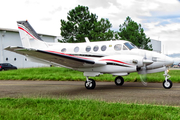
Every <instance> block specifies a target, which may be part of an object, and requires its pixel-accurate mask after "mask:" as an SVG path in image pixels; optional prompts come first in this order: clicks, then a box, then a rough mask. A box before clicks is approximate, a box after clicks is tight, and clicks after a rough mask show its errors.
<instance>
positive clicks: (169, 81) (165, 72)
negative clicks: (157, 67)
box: [163, 68, 173, 89]
mask: <svg viewBox="0 0 180 120" xmlns="http://www.w3.org/2000/svg"><path fill="white" fill-rule="evenodd" d="M164 77H165V80H164V82H163V87H164V88H165V89H170V88H171V87H172V85H173V84H172V82H171V80H169V78H170V77H171V76H170V75H169V74H168V69H167V68H166V70H165V71H164Z"/></svg>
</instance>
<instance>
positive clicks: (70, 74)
mask: <svg viewBox="0 0 180 120" xmlns="http://www.w3.org/2000/svg"><path fill="white" fill-rule="evenodd" d="M163 74H164V72H160V73H153V74H147V82H163V81H164V76H163ZM169 74H170V75H171V78H170V79H171V80H172V81H173V82H180V71H179V70H171V71H170V72H169ZM85 79H86V78H85V77H84V76H83V72H79V71H75V70H71V69H67V68H60V67H43V68H26V69H18V70H11V71H1V72H0V80H56V81H85ZM93 79H94V80H96V81H114V79H115V77H113V76H112V75H109V74H104V75H100V76H99V77H93ZM124 79H125V81H128V82H134V81H140V76H139V75H138V74H137V73H131V74H130V75H128V76H124Z"/></svg>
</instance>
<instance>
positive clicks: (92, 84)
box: [85, 77, 96, 89]
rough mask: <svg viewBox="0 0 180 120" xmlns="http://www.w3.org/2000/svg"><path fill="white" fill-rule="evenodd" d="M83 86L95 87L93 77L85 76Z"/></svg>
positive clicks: (87, 87)
mask: <svg viewBox="0 0 180 120" xmlns="http://www.w3.org/2000/svg"><path fill="white" fill-rule="evenodd" d="M85 87H86V89H94V88H95V87H96V82H95V81H94V80H93V79H89V78H88V77H86V81H85Z"/></svg>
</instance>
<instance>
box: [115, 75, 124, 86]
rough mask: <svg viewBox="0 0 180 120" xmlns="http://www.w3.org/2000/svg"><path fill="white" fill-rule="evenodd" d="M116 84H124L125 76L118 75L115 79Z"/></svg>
mask: <svg viewBox="0 0 180 120" xmlns="http://www.w3.org/2000/svg"><path fill="white" fill-rule="evenodd" d="M115 84H116V85H118V86H119V85H123V84H124V79H123V77H121V76H118V77H116V79H115Z"/></svg>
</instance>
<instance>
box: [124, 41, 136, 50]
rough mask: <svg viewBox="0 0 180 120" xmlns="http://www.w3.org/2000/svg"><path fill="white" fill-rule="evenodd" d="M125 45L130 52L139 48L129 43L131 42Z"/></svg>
mask: <svg viewBox="0 0 180 120" xmlns="http://www.w3.org/2000/svg"><path fill="white" fill-rule="evenodd" d="M124 45H125V46H126V47H128V49H129V50H131V49H134V48H137V47H136V46H135V45H134V44H132V43H129V42H126V43H124Z"/></svg>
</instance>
